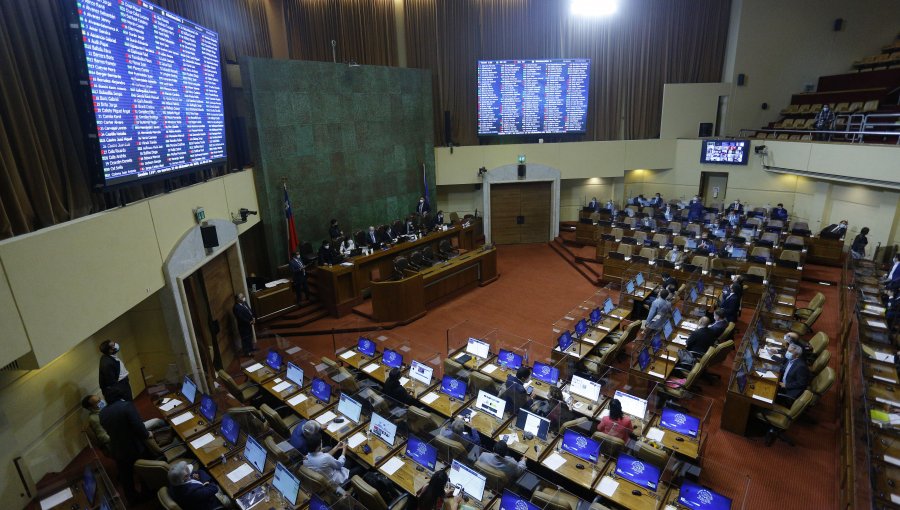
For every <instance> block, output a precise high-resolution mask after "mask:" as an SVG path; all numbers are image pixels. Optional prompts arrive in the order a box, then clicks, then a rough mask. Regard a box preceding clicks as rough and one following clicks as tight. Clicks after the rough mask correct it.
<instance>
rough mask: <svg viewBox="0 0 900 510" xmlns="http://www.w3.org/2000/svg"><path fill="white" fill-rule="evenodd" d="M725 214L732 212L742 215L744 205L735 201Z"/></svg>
mask: <svg viewBox="0 0 900 510" xmlns="http://www.w3.org/2000/svg"><path fill="white" fill-rule="evenodd" d="M725 211H726V212H731V211H734V212H736V213H738V214H744V204H742V203H741V201H740V200H738V199H735V200H734V202H732V203H731V204H730V205H729V206H728V207H727V208H726V209H725Z"/></svg>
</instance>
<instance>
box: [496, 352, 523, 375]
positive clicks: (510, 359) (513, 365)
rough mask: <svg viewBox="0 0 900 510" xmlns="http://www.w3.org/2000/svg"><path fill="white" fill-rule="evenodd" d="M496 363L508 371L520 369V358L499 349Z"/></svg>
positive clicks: (517, 355)
mask: <svg viewBox="0 0 900 510" xmlns="http://www.w3.org/2000/svg"><path fill="white" fill-rule="evenodd" d="M497 363H499V364H500V366H504V367H506V368H508V369H510V370H518V369H519V368H521V367H522V356H521V355H519V354H516V353H514V352H512V351H507V350H506V349H500V353H499V354H498V355H497Z"/></svg>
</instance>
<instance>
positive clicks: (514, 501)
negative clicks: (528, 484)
mask: <svg viewBox="0 0 900 510" xmlns="http://www.w3.org/2000/svg"><path fill="white" fill-rule="evenodd" d="M500 510H541V507H539V506H537V505H535V504H534V503H532V502H531V501H528V499H527V498H523V497H521V496H517V495H516V494H514V493H512V492H511V491H510V490H509V489H503V496H501V497H500Z"/></svg>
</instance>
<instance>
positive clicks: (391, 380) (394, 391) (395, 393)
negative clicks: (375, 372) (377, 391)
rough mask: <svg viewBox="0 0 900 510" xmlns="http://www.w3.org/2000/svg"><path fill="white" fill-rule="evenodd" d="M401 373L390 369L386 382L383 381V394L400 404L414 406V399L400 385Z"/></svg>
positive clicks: (397, 369) (396, 369) (398, 370)
mask: <svg viewBox="0 0 900 510" xmlns="http://www.w3.org/2000/svg"><path fill="white" fill-rule="evenodd" d="M401 373H402V372H401V371H400V369H399V368H392V369H391V371H390V372H388V376H387V380H385V381H384V394H385V395H387V396H388V397H390V398H392V399H394V400H396V401H397V402H400V403H401V404H405V405H414V404H415V403H416V402H417V401H416V399H414V398H413V397H412V395H410V394H409V392H408V391H406V388H404V387H403V385H402V384H401V383H400V374H401Z"/></svg>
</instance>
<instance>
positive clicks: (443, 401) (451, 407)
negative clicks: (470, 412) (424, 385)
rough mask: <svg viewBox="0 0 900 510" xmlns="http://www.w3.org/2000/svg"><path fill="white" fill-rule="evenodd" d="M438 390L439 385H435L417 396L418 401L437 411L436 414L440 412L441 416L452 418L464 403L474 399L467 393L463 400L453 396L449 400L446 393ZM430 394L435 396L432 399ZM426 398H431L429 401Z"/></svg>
mask: <svg viewBox="0 0 900 510" xmlns="http://www.w3.org/2000/svg"><path fill="white" fill-rule="evenodd" d="M438 390H439V386H437V385H435V386H434V388H433V389H432V390H431V391H429V392H426V393H425V394H424V395H422V396H421V397H419V399H418V400H419V402H421V403H423V404H425V405H426V406H427V407H429V408H430V409H431V410H433V411H435V412H437V413H438V414H440V415H441V416H444V417H445V418H453V417H454V416H456V415H457V414H459V412H460V411H461V410H462V409H463V408H464V407H466V405H468V404H469V403H470V402H472V401H473V400H474V399H473V398H471V397H469V396H468V395H467V396H466V398H465V399H463V400H459V399H455V398H454V399H453V400H450V396H449V395H447V394H446V393H442V392H441V391H438ZM431 395H435V396H436V397H437V398H434V399H433V400H432V398H433V397H431ZM427 400H431V402H427Z"/></svg>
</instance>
